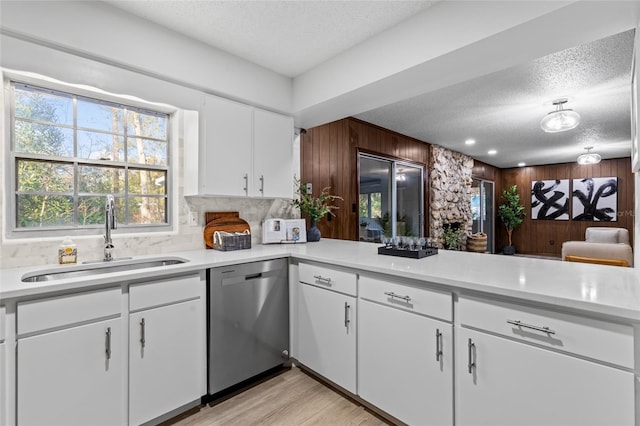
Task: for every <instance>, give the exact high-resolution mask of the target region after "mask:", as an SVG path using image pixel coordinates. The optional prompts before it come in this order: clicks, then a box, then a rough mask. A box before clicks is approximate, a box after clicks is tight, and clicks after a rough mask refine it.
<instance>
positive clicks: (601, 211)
mask: <svg viewBox="0 0 640 426" xmlns="http://www.w3.org/2000/svg"><path fill="white" fill-rule="evenodd" d="M572 194H573V197H572V199H573V203H572V212H573V216H572V219H573V220H591V221H595V222H616V221H617V217H618V178H617V177H608V178H584V179H574V180H573V193H572Z"/></svg>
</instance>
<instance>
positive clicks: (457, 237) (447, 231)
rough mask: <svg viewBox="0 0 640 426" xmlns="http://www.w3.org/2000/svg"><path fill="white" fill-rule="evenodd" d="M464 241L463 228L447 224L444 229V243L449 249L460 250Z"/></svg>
mask: <svg viewBox="0 0 640 426" xmlns="http://www.w3.org/2000/svg"><path fill="white" fill-rule="evenodd" d="M461 241H462V229H459V228H455V227H453V226H445V227H444V228H443V229H442V244H443V245H444V248H446V249H447V250H458V249H459V248H460V242H461Z"/></svg>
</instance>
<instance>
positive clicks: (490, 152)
mask: <svg viewBox="0 0 640 426" xmlns="http://www.w3.org/2000/svg"><path fill="white" fill-rule="evenodd" d="M497 153H498V151H496V150H495V149H490V150H489V151H487V154H489V155H496V154H497Z"/></svg>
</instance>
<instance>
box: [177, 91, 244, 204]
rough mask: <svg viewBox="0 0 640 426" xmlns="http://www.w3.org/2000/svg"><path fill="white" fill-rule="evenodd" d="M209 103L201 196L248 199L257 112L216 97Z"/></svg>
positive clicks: (207, 106)
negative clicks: (254, 115)
mask: <svg viewBox="0 0 640 426" xmlns="http://www.w3.org/2000/svg"><path fill="white" fill-rule="evenodd" d="M205 102H206V104H205V114H204V132H205V133H204V134H205V138H204V144H203V148H202V151H203V152H201V153H200V155H201V156H202V157H203V158H201V159H200V160H201V162H200V165H201V167H203V168H204V170H202V173H201V176H202V179H201V180H200V185H199V188H198V190H199V193H200V194H201V195H226V196H247V195H249V194H250V191H251V188H250V187H249V184H250V180H251V179H250V175H251V174H252V167H253V166H252V152H251V145H252V141H253V108H251V107H250V106H247V105H243V104H240V103H237V102H232V101H228V100H226V99H221V98H217V97H215V96H207V97H206V101H205ZM185 154H187V155H188V153H185ZM202 160H204V161H202ZM185 173H190V171H189V170H185Z"/></svg>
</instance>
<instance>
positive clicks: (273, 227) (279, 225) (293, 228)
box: [262, 218, 307, 244]
mask: <svg viewBox="0 0 640 426" xmlns="http://www.w3.org/2000/svg"><path fill="white" fill-rule="evenodd" d="M306 242H307V224H306V222H305V220H304V219H277V218H276V219H265V221H264V222H263V223H262V244H293V243H306Z"/></svg>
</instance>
